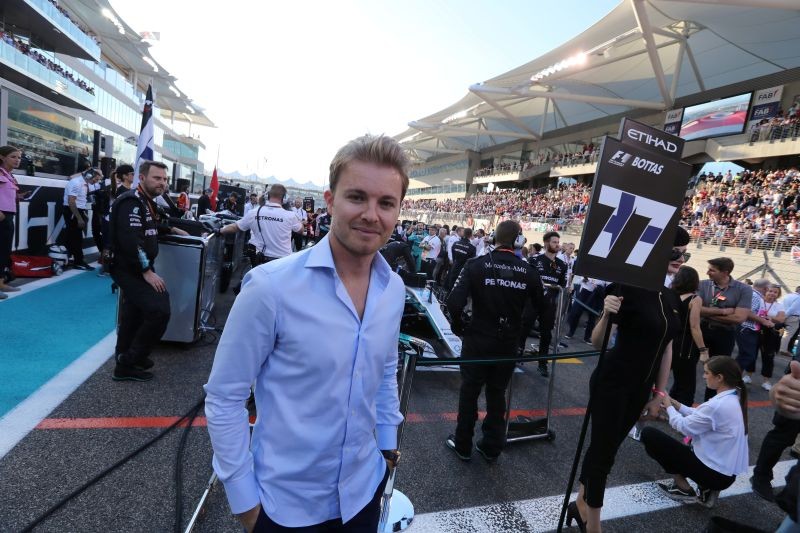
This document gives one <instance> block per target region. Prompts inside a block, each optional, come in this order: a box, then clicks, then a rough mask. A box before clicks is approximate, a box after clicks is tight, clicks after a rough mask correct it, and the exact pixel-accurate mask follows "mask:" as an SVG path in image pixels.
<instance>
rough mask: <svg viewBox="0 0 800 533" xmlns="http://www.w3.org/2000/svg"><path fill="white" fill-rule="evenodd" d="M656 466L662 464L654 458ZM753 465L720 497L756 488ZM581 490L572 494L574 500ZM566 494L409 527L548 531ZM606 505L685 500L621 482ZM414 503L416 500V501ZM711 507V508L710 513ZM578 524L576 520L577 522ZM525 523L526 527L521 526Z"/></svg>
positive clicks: (651, 508)
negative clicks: (753, 484)
mask: <svg viewBox="0 0 800 533" xmlns="http://www.w3.org/2000/svg"><path fill="white" fill-rule="evenodd" d="M795 464H797V461H795V460H791V461H782V462H780V463H778V464H777V465H776V466H775V468H774V469H773V473H774V475H775V478H774V481H773V486H775V487H779V486H783V485H784V484H785V483H784V477H785V476H786V474H787V473H788V472H789V469H790V468H791V467H792V466H794V465H795ZM653 465H654V468H658V466H657V464H656V463H655V462H653ZM752 475H753V467H750V469H749V472H748V473H747V474H743V475H741V476H738V477H737V478H736V481H735V482H734V484H733V485H731V487H730V488H728V489H727V490H724V491H722V493H721V494H720V498H728V497H730V496H740V495H742V494H747V493H749V492H752V489H751V488H750V476H752ZM575 498H577V493H575V494H573V495H572V498H571V499H572V500H574V499H575ZM563 500H564V496H563V495H560V496H546V497H544V498H535V499H531V500H521V501H516V502H505V503H497V504H494V505H487V506H483V507H470V508H466V509H453V510H449V511H439V512H434V513H424V514H420V515H417V516H415V517H414V521H413V522H412V523H411V526H410V527H409V529H408V531H409V532H410V533H416V532H419V533H452V532H453V531H459V532H465V533H467V532H475V533H507V532H508V533H510V532H514V531H520V530H521V529H524V527H525V528H527V529H524V530H525V531H532V532H544V531H554V530H555V529H556V528H557V527H558V517H559V515H560V513H561V504H562V502H563ZM603 501H604V504H605V505H604V506H603V520H613V519H615V518H625V517H628V516H636V515H643V514H646V513H652V512H655V511H661V510H664V509H671V508H675V507H680V506H681V505H693V504H682V503H678V502H676V501H673V500H670V499H669V498H667V497H666V496H664V495H663V493H662V491H661V489H659V488H658V487H657V486H656V484H655V482H648V483H636V484H632V485H621V486H618V487H611V488H608V489H606V494H605V498H604V500H603ZM412 503H413V502H412ZM710 513H711V511H709V515H710ZM574 525H575V524H574V523H573V526H574ZM521 526H524V527H521Z"/></svg>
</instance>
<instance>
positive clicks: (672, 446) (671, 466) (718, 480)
mask: <svg viewBox="0 0 800 533" xmlns="http://www.w3.org/2000/svg"><path fill="white" fill-rule="evenodd" d="M641 442H642V444H644V449H645V451H646V452H647V455H649V456H650V457H652V458H653V459H655V460H656V462H658V464H660V465H661V467H662V468H663V469H664V471H665V472H666V473H667V474H672V475H679V476H683V477H687V478H690V479H692V480H693V481H694V482H695V483H697V485H698V486H699V487H701V488H703V489H711V490H725V489H727V488H728V487H730V486H731V485H733V482H734V481H735V480H736V476H726V475H724V474H720V473H719V472H717V471H716V470H714V469H712V468H709V467H707V466H706V465H705V464H703V462H702V461H701V460H700V459H698V458H697V456H696V455H695V454H694V452H693V451H692V449H691V448H690V447H689V446H686V445H685V444H683V443H681V442H679V441H677V440H675V439H673V438H672V437H670V436H669V435H667V434H666V433H664V432H663V431H661V430H660V429H656V428H654V427H651V426H647V427H645V428H644V429H642V437H641Z"/></svg>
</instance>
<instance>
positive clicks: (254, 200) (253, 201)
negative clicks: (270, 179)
mask: <svg viewBox="0 0 800 533" xmlns="http://www.w3.org/2000/svg"><path fill="white" fill-rule="evenodd" d="M254 207H258V194H256V193H250V201H248V202H247V203H245V204H244V214H245V216H247V212H248V211H250V210H251V209H253V208H254Z"/></svg>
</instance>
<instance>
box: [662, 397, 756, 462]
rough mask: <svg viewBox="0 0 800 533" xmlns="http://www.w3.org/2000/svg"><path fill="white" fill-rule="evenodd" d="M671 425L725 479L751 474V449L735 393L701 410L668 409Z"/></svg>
mask: <svg viewBox="0 0 800 533" xmlns="http://www.w3.org/2000/svg"><path fill="white" fill-rule="evenodd" d="M667 414H668V415H669V425H670V426H672V427H673V428H675V429H676V430H678V431H680V432H681V433H683V434H684V435H686V436H688V437H691V438H692V449H693V451H694V454H695V455H696V456H697V458H698V459H700V461H701V462H702V463H703V464H704V465H706V466H707V467H709V468H711V469H712V470H716V471H717V472H719V473H720V474H722V475H725V476H738V475H739V474H742V473H744V472H747V468H748V448H747V435H746V434H745V432H744V418H743V417H742V408H741V407H740V406H739V395H738V394H736V391H735V390H726V391H725V392H721V393H719V394H717V395H716V396H714V397H713V398H711V399H710V400H708V401H707V402H705V403H703V404H701V405H699V406H697V408H692V407H687V406H685V405H681V409H680V411H678V410H677V409H675V408H674V407H672V406H671V405H670V406H669V407H668V408H667Z"/></svg>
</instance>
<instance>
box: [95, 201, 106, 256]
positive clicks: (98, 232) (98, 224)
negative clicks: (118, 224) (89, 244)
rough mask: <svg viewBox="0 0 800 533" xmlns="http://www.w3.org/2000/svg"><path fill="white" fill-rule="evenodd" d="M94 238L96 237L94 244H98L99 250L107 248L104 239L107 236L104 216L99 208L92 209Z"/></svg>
mask: <svg viewBox="0 0 800 533" xmlns="http://www.w3.org/2000/svg"><path fill="white" fill-rule="evenodd" d="M95 207H96V206H95ZM92 238H93V239H94V245H95V246H97V250H98V251H100V252H102V251H103V249H104V248H105V243H104V242H103V239H105V238H106V234H105V233H103V217H102V216H101V215H100V212H99V211H97V209H95V210H93V211H92Z"/></svg>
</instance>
